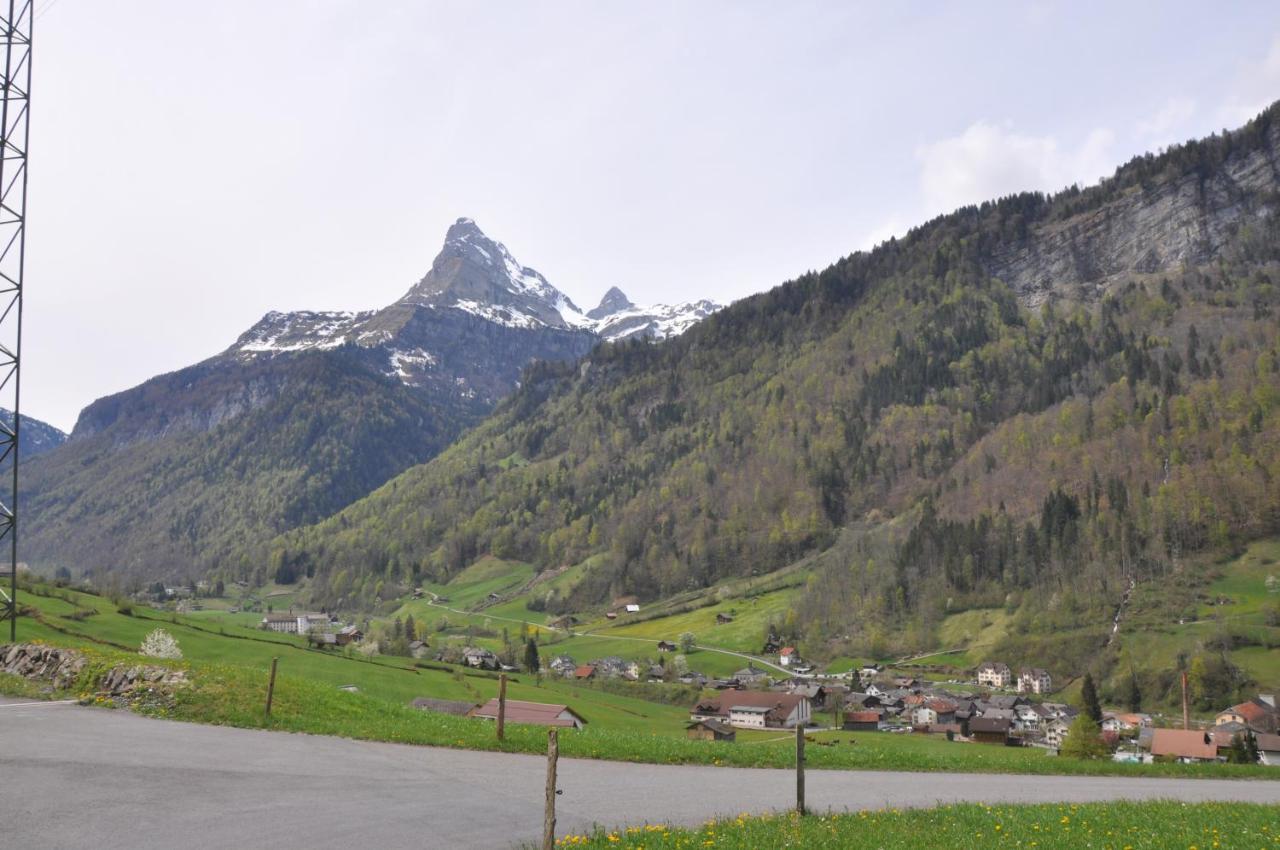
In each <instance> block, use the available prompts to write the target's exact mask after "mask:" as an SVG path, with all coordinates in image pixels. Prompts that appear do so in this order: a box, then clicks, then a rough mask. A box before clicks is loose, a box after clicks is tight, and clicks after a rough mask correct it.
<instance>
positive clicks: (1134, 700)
mask: <svg viewBox="0 0 1280 850" xmlns="http://www.w3.org/2000/svg"><path fill="white" fill-rule="evenodd" d="M1124 696H1125V706H1126V707H1127V708H1128V709H1129V710H1130V711H1133V712H1138V711H1142V690H1141V688H1139V687H1138V674H1137V673H1136V672H1135V671H1134V670H1132V669H1130V670H1129V686H1128V688H1126V690H1125V695H1124Z"/></svg>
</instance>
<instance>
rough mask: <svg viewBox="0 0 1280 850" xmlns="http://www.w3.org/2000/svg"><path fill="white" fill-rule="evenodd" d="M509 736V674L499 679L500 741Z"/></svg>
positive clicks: (504, 674)
mask: <svg viewBox="0 0 1280 850" xmlns="http://www.w3.org/2000/svg"><path fill="white" fill-rule="evenodd" d="M506 734H507V674H506V673H503V674H502V675H501V676H499V677H498V740H499V741H501V740H503V739H504V737H505V736H506Z"/></svg>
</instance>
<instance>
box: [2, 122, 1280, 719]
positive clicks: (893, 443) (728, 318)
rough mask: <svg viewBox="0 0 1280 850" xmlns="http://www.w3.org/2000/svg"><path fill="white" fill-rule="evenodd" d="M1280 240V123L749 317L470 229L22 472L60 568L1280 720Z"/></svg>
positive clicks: (120, 410) (79, 433)
mask: <svg viewBox="0 0 1280 850" xmlns="http://www.w3.org/2000/svg"><path fill="white" fill-rule="evenodd" d="M1278 210H1280V105H1277V106H1273V107H1271V108H1270V109H1268V110H1267V111H1265V112H1264V113H1262V114H1261V115H1260V116H1259V117H1258V118H1256V119H1255V120H1254V121H1252V122H1250V123H1249V124H1248V125H1246V126H1245V127H1243V128H1241V129H1239V130H1236V131H1232V132H1228V133H1224V134H1221V135H1214V136H1210V137H1208V138H1205V139H1203V140H1199V141H1193V142H1189V143H1187V144H1184V145H1179V146H1175V147H1172V148H1170V149H1168V150H1166V151H1164V152H1162V153H1160V154H1158V155H1154V154H1147V155H1143V156H1139V157H1137V158H1135V159H1134V160H1132V161H1131V162H1129V163H1128V164H1126V165H1124V166H1122V167H1121V168H1119V169H1118V170H1117V171H1116V173H1115V174H1114V175H1113V176H1112V177H1110V178H1108V179H1106V180H1104V181H1102V182H1101V183H1100V184H1099V185H1096V186H1092V187H1089V188H1084V189H1081V188H1078V187H1071V188H1069V189H1067V190H1064V191H1062V192H1060V193H1058V194H1055V195H1051V196H1046V195H1043V194H1038V193H1024V194H1019V195H1014V196H1010V197H1005V198H1001V199H998V200H993V201H991V202H988V203H984V204H982V205H979V206H970V207H964V208H962V209H959V210H957V211H955V212H954V213H951V214H949V215H946V216H942V217H940V218H937V219H935V220H933V221H930V222H928V223H926V224H923V225H921V226H919V227H917V228H915V229H913V230H912V231H910V232H909V233H908V234H907V235H906V236H905V237H904V238H901V239H894V240H890V241H888V242H886V243H884V244H882V245H880V246H878V247H877V248H875V249H874V250H872V251H869V252H857V253H854V254H851V255H849V256H847V257H845V258H843V259H840V260H838V261H837V262H835V263H833V264H832V265H830V266H829V267H827V268H826V269H824V270H823V271H821V272H816V273H809V274H805V275H803V276H801V277H798V278H796V279H795V280H792V281H789V282H787V283H784V284H782V285H780V286H778V287H776V288H775V289H773V290H771V291H769V292H766V293H762V294H759V295H755V296H752V297H750V298H746V299H744V300H741V301H738V302H736V303H734V304H732V305H730V306H728V307H726V308H724V309H722V310H718V311H717V310H716V307H715V305H713V304H709V303H705V302H701V303H697V304H690V305H682V306H681V307H678V308H655V309H652V310H642V309H639V308H636V307H634V306H632V305H631V304H630V303H629V301H628V300H627V299H626V297H625V296H623V295H622V294H621V293H620V292H617V291H611V292H610V293H609V294H608V295H607V296H606V297H605V299H604V301H603V303H602V304H601V305H600V307H598V308H596V309H595V310H591V311H589V312H586V313H584V312H582V311H581V310H579V309H578V308H577V307H575V306H574V305H573V304H572V303H571V302H570V301H569V300H568V299H567V298H565V297H564V296H563V295H562V294H561V293H559V292H558V291H556V290H555V289H554V288H552V287H551V286H550V285H549V284H548V283H547V282H546V280H544V279H543V278H542V277H541V276H540V275H538V274H537V273H536V272H533V271H532V270H530V269H527V268H523V267H521V266H519V264H518V263H516V262H515V261H514V260H512V259H511V257H510V255H509V254H508V253H507V252H506V251H505V249H503V248H502V246H500V245H498V244H496V243H494V242H492V241H491V240H488V239H486V238H485V237H484V236H483V234H481V233H480V231H479V230H478V229H477V228H476V227H475V225H474V224H473V223H472V222H470V221H467V220H465V219H463V220H460V221H459V222H458V223H457V224H456V225H455V226H454V227H453V228H451V229H450V231H449V235H448V238H447V241H446V245H445V249H444V251H443V252H442V253H441V254H440V256H439V257H438V258H437V259H436V262H435V264H434V265H433V267H432V269H431V271H430V272H429V273H428V274H427V276H426V277H424V278H423V280H422V281H421V282H420V283H419V284H418V285H416V286H415V287H414V288H413V289H412V290H410V292H409V293H408V294H407V295H406V296H405V297H404V298H403V299H401V300H400V301H398V302H396V303H395V304H393V305H391V306H389V307H387V308H385V309H383V310H380V311H376V312H371V313H363V314H356V315H348V314H341V315H334V314H309V313H302V314H284V315H281V314H271V315H269V316H267V317H266V318H265V319H264V320H263V321H262V322H261V323H259V325H257V326H255V327H254V328H252V329H251V330H250V331H249V332H247V333H246V334H245V335H244V336H242V337H241V338H240V340H238V341H237V343H236V344H235V345H233V346H232V347H231V348H229V349H228V350H227V351H226V352H224V353H223V354H221V355H219V356H217V357H214V358H212V359H211V360H208V361H206V362H204V363H201V364H198V365H196V366H192V367H190V368H189V369H186V370H183V371H181V372H178V373H175V374H173V375H165V376H161V377H158V378H155V379H153V380H152V381H150V382H148V383H146V384H143V385H142V386H140V387H137V388H135V389H133V390H130V391H128V392H125V393H121V394H119V395H117V396H113V397H110V398H107V399H103V400H101V401H98V402H95V403H94V404H93V405H91V406H90V407H89V408H87V409H86V410H85V411H84V412H83V414H82V415H81V417H80V421H79V422H78V424H77V426H76V428H75V430H74V432H73V433H72V435H71V438H70V440H69V441H68V442H67V443H66V445H65V446H63V447H61V448H59V449H57V450H56V451H54V452H51V453H48V454H46V455H44V456H42V457H39V458H36V459H35V460H33V461H32V463H31V464H30V466H29V468H30V470H31V475H30V477H29V479H28V481H27V484H26V486H27V488H28V491H29V492H28V498H29V504H30V506H31V510H32V514H33V517H32V519H31V525H30V527H31V532H30V533H29V536H28V537H27V538H26V539H27V540H28V541H29V544H28V545H29V546H30V551H29V554H28V558H29V559H30V560H31V561H33V562H36V563H37V564H44V565H47V566H54V565H59V566H61V565H64V564H70V565H72V566H74V567H76V568H79V569H81V570H85V569H92V570H95V571H96V570H103V569H117V570H124V571H126V572H127V573H128V574H129V575H132V576H135V577H139V578H146V579H148V580H150V579H152V578H156V577H166V576H170V575H185V574H187V572H188V571H190V572H191V573H195V574H205V575H208V576H210V577H211V578H214V577H216V578H219V579H224V580H225V581H227V582H228V583H229V582H231V581H242V582H246V583H248V584H249V585H251V586H256V585H261V584H264V583H267V582H269V581H271V580H272V579H275V580H278V581H282V582H289V583H292V582H301V583H302V584H301V586H302V587H304V590H303V591H302V593H303V594H304V596H303V598H304V599H306V600H307V601H308V602H309V603H310V604H312V605H315V606H327V607H328V608H330V609H338V610H344V611H351V612H364V613H369V612H375V613H378V614H381V615H384V616H390V615H391V614H392V613H393V612H398V613H401V614H403V613H404V612H405V611H409V610H411V608H410V607H405V606H412V605H413V604H416V603H414V602H412V601H409V602H406V600H410V594H411V592H412V591H413V589H414V588H416V587H420V586H423V585H427V586H431V587H436V588H437V589H443V588H450V587H458V586H459V585H458V582H467V581H471V582H472V585H473V586H474V587H476V588H483V590H484V593H480V592H479V591H477V593H478V596H477V601H478V603H479V605H480V608H477V609H476V610H477V611H479V610H480V609H481V608H484V606H495V605H496V606H500V607H496V608H493V609H492V611H498V610H501V611H502V612H504V614H503V616H506V617H508V618H510V619H513V620H514V621H515V622H519V621H520V619H521V618H528V620H529V621H531V622H535V623H546V622H548V621H549V620H550V619H551V618H553V617H557V618H558V617H575V618H577V619H578V620H580V621H590V622H593V623H599V624H601V627H602V628H606V629H609V628H618V629H623V626H624V625H625V624H622V625H610V624H609V623H608V622H606V621H605V620H604V619H603V617H604V613H605V612H606V611H610V612H612V611H614V610H616V609H618V608H619V606H620V604H621V601H622V600H627V602H628V604H632V605H634V604H637V603H638V604H641V605H642V606H643V612H644V613H643V614H641V615H640V616H639V617H638V618H633V619H634V620H635V622H634V623H632V625H630V626H626V628H631V629H632V630H633V631H631V632H626V633H627V634H635V635H642V636H648V637H657V636H661V635H668V636H669V637H674V636H675V635H674V634H671V632H672V630H675V631H677V632H678V631H679V630H680V629H681V625H680V624H682V623H695V622H697V623H703V620H701V619H699V618H701V617H703V614H704V613H706V616H708V617H710V616H711V613H710V612H715V613H716V614H717V616H716V618H715V619H714V620H706V623H705V624H703V625H699V626H698V628H703V627H704V625H705V628H708V629H709V628H721V629H723V631H722V632H720V633H719V634H730V633H733V630H734V629H739V630H740V631H741V633H742V635H746V637H744V638H743V641H744V644H743V645H744V646H748V645H749V646H751V647H752V649H751V651H758V646H759V644H760V643H762V642H763V641H764V638H765V635H766V634H770V633H772V634H774V635H775V636H777V637H780V638H782V639H783V640H785V641H788V642H792V643H793V644H794V645H795V646H797V647H798V648H799V649H800V650H801V651H802V652H803V653H804V655H805V656H807V657H814V658H817V659H822V660H834V659H839V658H843V659H846V660H851V659H868V658H870V659H885V658H896V657H900V656H906V655H914V654H917V653H946V654H947V658H949V661H950V663H954V664H955V665H957V667H965V666H972V665H976V663H977V662H979V661H982V660H984V657H988V656H990V655H994V656H996V657H999V658H1002V659H1004V660H1006V661H1008V662H1009V663H1011V664H1039V665H1043V666H1050V667H1052V669H1053V670H1054V671H1055V675H1059V674H1061V675H1062V676H1064V677H1067V678H1070V677H1072V676H1075V675H1078V674H1081V673H1083V672H1085V671H1091V672H1093V673H1094V675H1095V676H1096V677H1098V678H1099V680H1100V681H1101V682H1102V683H1103V688H1104V692H1105V693H1106V694H1107V696H1108V697H1109V698H1110V697H1114V696H1115V694H1117V693H1118V692H1119V689H1121V688H1122V687H1132V688H1134V689H1137V688H1139V687H1140V688H1141V689H1142V690H1143V692H1144V693H1146V694H1147V695H1148V697H1149V698H1150V699H1153V700H1156V701H1159V700H1167V699H1170V694H1171V690H1170V689H1171V688H1173V687H1174V684H1173V683H1174V681H1175V679H1176V677H1177V671H1178V670H1179V669H1186V667H1187V664H1188V659H1191V661H1192V664H1191V666H1192V669H1193V670H1198V671H1199V672H1198V673H1197V675H1198V677H1199V681H1200V684H1199V685H1197V687H1200V688H1201V689H1202V692H1203V693H1206V694H1209V693H1212V694H1222V693H1225V692H1239V693H1244V692H1245V689H1246V688H1248V687H1249V686H1251V685H1253V684H1256V683H1257V682H1258V681H1261V680H1266V684H1267V685H1272V686H1274V685H1276V684H1280V671H1277V670H1276V669H1274V663H1273V662H1274V659H1272V660H1271V661H1268V660H1267V659H1268V658H1269V657H1271V656H1274V655H1275V653H1274V650H1273V648H1274V647H1276V646H1280V608H1277V605H1276V601H1275V600H1274V598H1272V597H1267V596H1266V593H1265V592H1264V591H1263V590H1261V588H1262V587H1263V581H1264V578H1265V576H1266V575H1268V573H1267V570H1268V569H1271V570H1273V571H1274V567H1272V566H1269V565H1273V564H1274V563H1275V557H1274V555H1275V553H1276V552H1277V550H1278V549H1280V547H1276V546H1275V545H1274V541H1272V540H1271V538H1272V537H1274V536H1275V535H1277V533H1280V486H1277V484H1276V482H1277V480H1280V333H1278V331H1280V327H1278V322H1280V319H1278V318H1277V307H1280V291H1278V290H1277V286H1276V282H1277V279H1278V278H1280V218H1278V217H1277V211H1278ZM681 331H683V332H681ZM521 368H524V371H523V372H521V371H520V370H521ZM479 575H483V582H481V581H480V580H479V579H477V578H476V577H477V576H479ZM473 579H475V580H474V581H472V580H473ZM1255 579H1256V582H1255ZM1221 582H1226V584H1225V585H1224V584H1215V583H1221ZM1232 582H1235V584H1232ZM1255 583H1256V584H1257V587H1258V588H1259V590H1258V593H1257V594H1256V595H1255V594H1253V591H1249V593H1248V594H1245V595H1244V596H1239V594H1237V597H1239V598H1238V599H1236V597H1232V596H1231V594H1230V593H1227V591H1225V590H1221V589H1220V588H1223V587H1244V586H1246V585H1247V586H1248V587H1250V588H1252V587H1253V585H1254V584H1255ZM472 585H469V586H472ZM1277 586H1280V585H1277ZM1266 587H1267V588H1270V587H1272V584H1267V585H1266ZM1268 592H1269V591H1268ZM442 595H443V593H442ZM1221 599H1236V603H1237V608H1236V609H1235V610H1234V611H1228V612H1224V611H1222V610H1221V608H1220V606H1219V607H1215V606H1216V605H1217V602H1218V601H1219V600H1221ZM423 604H424V605H425V604H426V603H425V602H424V603H423ZM413 610H414V611H415V612H416V613H417V614H424V612H426V611H427V610H428V609H421V608H420V609H413ZM431 613H432V614H433V615H438V614H439V611H434V612H431ZM485 613H486V614H487V613H491V612H490V610H489V609H485ZM719 614H724V616H723V617H721V616H718V615H719ZM450 616H452V614H451V615H450ZM477 616H479V615H477ZM495 616H497V615H496V614H495ZM657 618H668V619H667V620H659V619H657ZM735 618H736V622H735ZM659 622H663V623H669V624H670V625H669V628H668V627H667V626H662V627H661V629H665V631H662V630H660V627H659V626H658V625H655V624H657V623H659ZM621 623H622V621H619V624H621ZM730 623H732V625H729V624H730ZM714 624H724V625H720V626H717V625H714ZM650 625H653V630H652V633H650V632H648V631H644V629H645V627H647V626H650ZM441 627H442V628H443V626H441ZM748 629H749V630H750V634H748V633H747V630H748ZM1134 630H1136V631H1134ZM757 633H758V636H757ZM1130 634H1139V635H1141V639H1139V640H1127V639H1126V635H1130ZM698 637H699V638H700V639H701V638H702V637H703V636H702V635H701V634H700V635H699V636H698ZM709 638H710V636H709V635H708V639H709ZM1255 650H1256V652H1255ZM1196 665H1199V666H1198V667H1197V666H1196ZM1268 665H1270V666H1268ZM1272 679H1274V680H1275V681H1273V680H1272ZM1135 692H1136V690H1135Z"/></svg>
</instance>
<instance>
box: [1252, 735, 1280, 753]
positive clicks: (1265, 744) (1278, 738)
mask: <svg viewBox="0 0 1280 850" xmlns="http://www.w3.org/2000/svg"><path fill="white" fill-rule="evenodd" d="M1253 740H1254V741H1256V742H1257V744H1258V749H1259V750H1261V751H1262V752H1264V753H1280V735H1254V736H1253Z"/></svg>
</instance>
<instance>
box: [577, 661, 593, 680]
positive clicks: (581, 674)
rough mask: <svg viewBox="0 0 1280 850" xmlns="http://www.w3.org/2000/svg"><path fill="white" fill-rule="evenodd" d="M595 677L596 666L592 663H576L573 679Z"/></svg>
mask: <svg viewBox="0 0 1280 850" xmlns="http://www.w3.org/2000/svg"><path fill="white" fill-rule="evenodd" d="M595 677H596V668H595V665H593V664H580V665H578V668H577V669H576V670H574V671H573V678H575V679H594V678H595Z"/></svg>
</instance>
